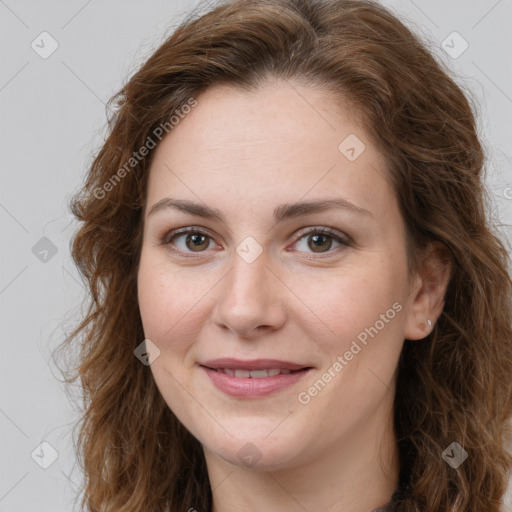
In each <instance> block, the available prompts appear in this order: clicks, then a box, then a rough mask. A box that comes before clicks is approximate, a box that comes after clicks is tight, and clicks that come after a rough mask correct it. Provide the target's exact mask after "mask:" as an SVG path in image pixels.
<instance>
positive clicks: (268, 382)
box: [201, 366, 312, 398]
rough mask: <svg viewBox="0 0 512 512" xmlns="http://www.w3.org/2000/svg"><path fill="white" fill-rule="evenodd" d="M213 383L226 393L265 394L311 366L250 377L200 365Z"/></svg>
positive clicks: (290, 382) (235, 394)
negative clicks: (293, 370) (268, 375)
mask: <svg viewBox="0 0 512 512" xmlns="http://www.w3.org/2000/svg"><path fill="white" fill-rule="evenodd" d="M201 368H202V369H203V370H204V371H205V372H206V374H207V375H208V377H210V379H211V380H212V382H213V384H214V385H215V386H216V387H217V388H218V389H220V390H221V391H223V392H224V393H226V394H227V395H231V396H235V397H243V398H251V397H256V398H257V397H261V396H266V395H269V394H271V393H274V392H275V391H279V390H281V389H284V388H287V387H288V386H291V385H292V384H295V383H296V382H297V381H299V380H300V379H302V378H303V377H304V376H305V375H307V374H309V372H310V371H311V370H312V368H308V369H304V370H300V371H298V372H292V373H287V374H284V373H280V374H279V375H276V376H275V377H262V378H261V379H253V378H252V377H232V376H231V375H228V374H227V373H223V372H218V371H216V370H212V369H211V368H207V367H205V366H201Z"/></svg>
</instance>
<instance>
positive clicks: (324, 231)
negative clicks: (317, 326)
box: [161, 226, 353, 259]
mask: <svg viewBox="0 0 512 512" xmlns="http://www.w3.org/2000/svg"><path fill="white" fill-rule="evenodd" d="M190 233H191V234H194V235H205V236H206V237H208V238H209V239H210V240H212V241H213V238H212V237H211V236H210V235H208V233H206V232H205V231H202V230H201V228H198V227H194V226H191V227H187V228H180V229H174V230H172V231H170V232H169V233H167V235H166V236H165V237H164V238H163V239H162V241H161V245H165V246H168V247H169V248H170V250H171V251H172V252H174V253H176V254H179V255H180V256H182V257H184V258H198V257H201V254H202V253H204V252H206V251H198V252H197V253H196V254H197V256H189V255H188V254H194V253H189V252H187V253H185V252H184V251H181V250H177V249H175V248H174V247H173V241H174V240H175V239H176V238H178V237H179V236H180V235H185V234H190ZM310 234H318V235H327V236H329V237H330V238H332V239H333V240H334V241H335V242H338V243H340V244H341V246H345V247H352V246H353V242H352V239H351V238H350V237H348V236H341V235H340V234H339V233H338V231H336V230H334V229H333V228H330V227H327V226H324V227H312V228H303V229H301V230H299V232H298V234H297V238H296V240H295V242H294V243H293V245H295V244H297V242H299V241H300V240H302V238H304V237H305V236H307V235H310ZM341 246H340V247H336V248H334V249H330V250H328V251H326V252H325V253H313V252H311V253H309V254H316V256H314V258H310V259H318V258H327V257H331V256H332V253H333V252H335V250H336V249H340V248H341ZM184 254H187V255H186V256H183V255H184Z"/></svg>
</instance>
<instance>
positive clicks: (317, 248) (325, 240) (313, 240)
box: [308, 234, 332, 252]
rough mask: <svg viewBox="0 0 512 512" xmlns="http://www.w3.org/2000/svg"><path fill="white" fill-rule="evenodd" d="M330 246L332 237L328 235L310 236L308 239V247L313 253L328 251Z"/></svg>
mask: <svg viewBox="0 0 512 512" xmlns="http://www.w3.org/2000/svg"><path fill="white" fill-rule="evenodd" d="M331 246H332V237H331V236H329V235H323V234H321V235H310V236H309V237H308V247H309V248H310V249H311V250H312V251H313V252H324V250H325V251H328V250H329V249H330V248H331Z"/></svg>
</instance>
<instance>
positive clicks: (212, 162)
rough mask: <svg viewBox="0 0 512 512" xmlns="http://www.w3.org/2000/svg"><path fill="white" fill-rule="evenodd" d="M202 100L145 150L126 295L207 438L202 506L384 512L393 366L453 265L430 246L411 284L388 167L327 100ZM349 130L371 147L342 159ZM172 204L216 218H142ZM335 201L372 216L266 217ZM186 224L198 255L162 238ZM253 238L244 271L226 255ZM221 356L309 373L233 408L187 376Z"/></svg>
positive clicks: (206, 382)
mask: <svg viewBox="0 0 512 512" xmlns="http://www.w3.org/2000/svg"><path fill="white" fill-rule="evenodd" d="M197 101H198V104H197V106H196V107H195V108H193V109H192V111H191V113H189V114H188V115H187V116H186V117H185V118H184V119H183V120H182V121H180V123H179V124H178V125H177V126H176V127H175V128H174V129H173V130H172V132H171V133H170V134H169V135H168V136H167V137H166V138H165V139H164V140H163V141H162V143H161V144H160V145H159V146H158V147H157V148H156V150H155V151H156V153H155V154H154V155H153V156H154V159H153V161H152V164H151V168H150V177H149V184H148V195H147V208H146V209H145V212H144V237H143V245H142V252H141V260H140V267H139V274H138V293H139V306H140V313H141V318H142V322H143V326H144V333H145V336H146V338H149V339H150V340H151V341H152V342H153V343H154V344H155V345H156V346H157V347H158V349H159V350H160V355H159V357H157V359H156V360H155V361H154V362H153V363H152V364H151V366H150V368H151V371H152V374H153V376H154V379H155V381H156V384H157V386H158V388H159V390H160V392H161V393H162V396H163V398H164V400H165V401H166V403H167V404H168V406H169V407H170V408H171V409H172V411H173V412H174V413H175V414H176V416H177V417H178V419H179V420H180V421H181V422H182V423H183V425H184V426H185V427H186V428H187V429H188V430H189V431H190V432H191V433H192V434H193V435H194V436H195V437H196V438H197V439H198V440H199V441H200V442H201V443H202V445H203V448H204V452H205V457H206V462H207V467H208V473H209V478H210V481H211V484H212V489H213V500H214V511H215V512H231V511H233V512H234V511H259V510H273V511H277V512H281V511H283V512H284V511H287V512H288V511H295V510H297V511H299V510H304V509H305V510H308V511H310V512H315V511H320V510H321V511H324V512H334V511H340V510H343V511H344V512H359V511H360V512H368V511H370V510H372V509H373V508H376V507H378V506H382V505H384V504H386V503H387V502H388V501H389V499H390V497H391V494H392V493H393V491H394V490H395V488H396V485H397V483H398V471H399V465H398V461H397V450H396V440H395V435H394V432H393V414H392V404H393V396H394V389H395V388H394V372H395V369H396V366H397V362H398V358H399V355H400V351H401V348H402V345H403V343H404V338H407V340H421V339H422V338H424V337H425V336H426V335H427V334H428V332H429V330H428V327H427V328H426V329H425V328H424V327H423V326H422V325H421V324H422V323H425V324H426V321H427V319H430V320H431V321H432V325H434V323H435V321H436V319H437V318H438V316H439V315H440V313H441V311H442V307H443V297H444V293H445V289H446V283H447V279H448V274H449V272H448V269H447V268H446V267H441V266H440V265H439V264H438V262H437V260H436V253H435V252H433V253H432V257H431V258H430V259H429V260H428V261H426V263H425V266H424V269H425V270H424V272H423V271H422V272H420V273H419V275H417V276H413V277H412V278H411V279H410V280H409V276H408V274H407V260H406V252H405V231H404V222H403V219H402V218H401V214H400V212H399V208H398V203H397V201H396V198H395V197H394V193H393V190H392V189H391V188H390V186H389V185H388V183H387V182H386V181H385V179H384V177H383V176H384V173H383V165H384V162H383V159H382V156H381V155H380V154H379V153H378V152H377V151H376V149H375V148H374V146H373V145H372V144H371V142H370V140H369V139H368V137H367V136H366V135H365V133H364V132H363V130H362V129H361V128H360V126H359V125H358V123H357V120H356V119H357V118H356V116H354V115H352V114H353V112H351V110H350V109H349V108H348V107H347V108H346V109H344V108H341V106H339V105H337V106H335V103H334V101H333V98H332V96H330V94H329V93H327V92H325V91H322V90H320V89H317V88H313V87H311V86H307V85H305V84H304V85H301V84H299V83H297V82H296V83H294V85H293V86H292V85H291V83H290V82H282V81H268V82H267V83H266V84H265V85H264V86H262V87H261V88H260V89H259V90H258V91H255V92H250V93H249V92H245V91H242V90H239V89H234V88H232V87H230V86H226V85H222V86H220V85H216V86H213V87H211V88H209V89H207V90H206V91H205V92H204V93H203V94H202V95H200V96H199V97H198V98H197ZM338 103H339V102H338ZM350 134H356V135H357V137H358V138H359V139H360V140H361V141H363V143H364V144H365V146H366V149H365V150H364V151H363V152H362V153H361V154H360V156H359V157H358V158H356V159H355V160H354V161H350V160H349V159H347V158H346V156H345V155H344V154H342V153H341V152H340V151H339V150H338V146H339V144H340V143H341V142H342V141H343V140H344V139H345V138H346V137H347V136H348V135H350ZM166 197H172V198H175V199H186V200H190V201H194V202H197V203H200V204H202V205H208V206H209V207H211V208H216V209H218V210H220V212H221V213H222V215H223V217H224V221H223V222H221V221H219V220H215V219H207V218H202V217H199V216H197V215H192V214H189V213H184V212H180V211H178V210H175V209H171V208H167V209H162V210H160V211H158V212H156V213H155V214H153V215H150V216H148V212H149V211H150V210H151V207H152V206H153V205H154V204H155V203H157V202H158V201H160V200H161V199H163V198H166ZM334 198H344V199H347V200H349V201H351V202H352V203H354V204H356V205H357V206H359V207H361V208H364V209H366V210H368V211H369V212H370V214H371V215H361V214H358V213H354V212H351V211H349V210H343V209H330V210H325V211H321V212H316V213H309V214H307V215H302V216H300V217H296V218H292V219H286V220H283V221H281V222H279V223H278V224H276V225H274V223H273V218H272V215H273V210H274V208H275V207H277V206H278V205H281V204H283V203H294V202H297V201H314V200H321V199H322V200H323V199H334ZM187 226H195V227H197V228H200V229H201V231H202V232H203V233H205V234H206V235H208V237H210V238H206V240H205V242H204V244H203V245H202V246H201V249H199V250H197V249H196V251H194V250H193V244H191V243H189V246H187V244H186V243H185V242H186V237H187V235H186V234H182V235H181V236H179V235H178V236H179V238H177V239H175V240H174V246H173V245H172V244H170V245H162V241H165V240H167V241H169V239H170V237H169V234H170V232H171V231H172V230H173V229H178V228H182V227H187ZM324 226H329V227H331V228H333V229H335V230H336V231H337V232H338V233H339V235H340V236H341V237H347V236H348V237H350V238H351V239H352V242H351V244H350V245H348V246H346V245H342V244H340V243H338V242H336V241H335V240H334V239H332V238H329V237H328V236H327V238H326V240H325V241H322V240H320V242H319V245H320V249H319V250H318V252H315V251H314V244H313V242H312V241H311V239H312V237H313V236H314V235H315V234H318V233H317V232H315V231H314V230H312V231H313V232H312V233H305V234H301V233H299V230H301V229H303V228H315V227H316V228H318V227H324ZM248 236H251V237H253V238H254V239H255V240H256V241H257V243H258V244H259V246H260V247H261V249H262V253H261V254H260V255H259V256H258V257H257V258H256V259H255V260H254V261H253V262H251V263H248V262H247V261H246V260H244V259H243V258H242V257H241V256H240V255H239V254H238V253H237V251H236V249H237V246H239V244H240V243H241V242H242V241H244V239H245V238H246V237H248ZM166 237H167V238H166ZM208 240H209V245H208ZM330 241H332V245H331V246H329V243H330ZM308 242H309V245H308ZM172 247H174V248H175V249H176V250H181V251H183V252H182V253H181V254H182V255H181V256H180V255H179V254H176V253H174V252H173V251H172ZM191 247H192V249H191ZM312 247H313V248H312ZM251 250H253V249H251ZM187 256H189V257H187ZM393 304H395V310H396V309H397V306H396V305H397V304H398V305H399V306H400V308H399V309H400V311H399V312H396V314H395V315H393V319H391V320H389V319H388V321H387V322H384V324H385V325H384V327H383V328H381V329H379V331H378V334H377V335H374V336H373V337H370V336H368V340H367V344H366V345H362V344H361V343H359V345H360V346H361V350H360V351H359V352H358V353H357V354H356V355H354V356H353V358H352V360H350V361H348V362H347V364H346V365H344V366H343V369H342V370H341V371H338V372H334V373H335V376H334V377H332V378H331V379H330V382H328V383H327V384H326V385H325V387H324V388H323V389H321V391H319V392H318V393H317V394H316V395H315V396H312V397H310V400H309V402H308V403H301V402H300V401H299V400H298V395H299V393H301V392H304V391H307V390H308V389H309V388H310V387H311V386H312V385H313V384H314V383H315V381H317V380H318V379H319V378H321V376H322V374H324V373H325V372H326V371H328V369H329V368H332V367H333V363H334V362H335V361H336V360H337V357H338V356H343V355H344V354H345V353H346V352H347V350H349V349H350V347H351V345H352V342H353V341H354V340H357V336H358V335H359V334H360V333H361V332H363V331H364V330H365V328H370V327H371V326H375V325H376V322H377V321H378V320H379V319H381V318H382V317H381V315H383V314H384V315H385V314H386V311H388V310H390V309H391V310H393ZM395 310H393V311H395ZM386 318H387V317H386ZM378 325H380V324H378ZM406 342H407V343H421V341H406ZM217 357H235V358H239V359H255V358H275V359H281V360H287V361H292V362H296V363H300V364H303V365H305V366H313V367H314V370H313V372H312V374H311V375H310V376H308V377H307V378H304V379H302V380H301V381H299V382H298V383H296V384H294V385H293V386H291V387H289V388H287V389H285V390H283V391H279V392H277V393H273V394H272V395H269V396H267V397H262V398H252V399H244V398H232V397H229V396H227V395H225V394H223V393H222V392H221V391H219V390H218V389H217V388H215V387H214V386H213V384H211V382H210V379H209V378H208V376H207V375H206V374H205V372H204V371H203V370H202V369H201V368H200V367H199V366H198V363H199V362H201V361H202V362H204V361H206V360H208V359H212V358H217ZM302 396H304V395H302ZM246 443H252V444H253V445H254V446H255V447H256V448H257V452H256V451H255V453H257V454H258V457H259V459H258V462H257V464H256V465H254V466H252V467H248V466H246V465H244V464H243V462H242V461H241V459H240V458H239V457H238V456H237V454H238V453H239V450H241V449H242V447H244V445H246ZM246 449H247V448H246ZM253 450H254V448H253ZM190 506H191V507H194V504H193V503H191V504H190Z"/></svg>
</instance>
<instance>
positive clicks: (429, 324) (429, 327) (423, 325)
mask: <svg viewBox="0 0 512 512" xmlns="http://www.w3.org/2000/svg"><path fill="white" fill-rule="evenodd" d="M427 323H428V330H430V329H432V322H431V321H430V319H427ZM420 327H421V328H422V329H425V330H426V325H425V324H424V323H423V322H421V324H420Z"/></svg>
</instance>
